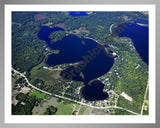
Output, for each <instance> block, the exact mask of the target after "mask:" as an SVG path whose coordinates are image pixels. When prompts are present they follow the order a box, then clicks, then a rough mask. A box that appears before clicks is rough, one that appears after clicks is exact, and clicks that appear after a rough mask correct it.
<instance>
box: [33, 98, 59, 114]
mask: <svg viewBox="0 0 160 128" xmlns="http://www.w3.org/2000/svg"><path fill="white" fill-rule="evenodd" d="M51 105H52V106H54V107H57V105H58V102H57V98H55V97H51V96H50V97H49V98H47V99H45V100H43V101H41V103H40V104H39V105H38V106H35V107H34V108H33V110H32V113H33V115H43V114H44V112H45V111H46V109H47V108H48V106H51Z"/></svg>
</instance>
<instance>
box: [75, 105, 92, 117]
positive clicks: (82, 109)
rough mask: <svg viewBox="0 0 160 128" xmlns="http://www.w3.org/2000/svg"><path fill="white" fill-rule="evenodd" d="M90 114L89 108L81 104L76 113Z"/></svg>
mask: <svg viewBox="0 0 160 128" xmlns="http://www.w3.org/2000/svg"><path fill="white" fill-rule="evenodd" d="M90 114H91V108H89V107H86V106H83V105H82V106H81V108H80V110H79V113H78V115H90Z"/></svg>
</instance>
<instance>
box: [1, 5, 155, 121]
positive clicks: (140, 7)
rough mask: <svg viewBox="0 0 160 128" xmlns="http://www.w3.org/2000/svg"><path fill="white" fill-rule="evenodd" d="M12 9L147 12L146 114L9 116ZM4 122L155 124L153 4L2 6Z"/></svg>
mask: <svg viewBox="0 0 160 128" xmlns="http://www.w3.org/2000/svg"><path fill="white" fill-rule="evenodd" d="M12 11H149V115H136V116H135V115H134V116H131V115H129V116H126V115H125V116H120V115H96V116H95V115H88V116H81V115H78V116H72V115H70V116H43V115H38V116H37V115H36V116H35V115H27V116H26V115H23V116H19V115H18V116H17V115H11V100H10V99H11V42H12V41H11V13H12ZM4 23H5V90H4V91H5V107H4V108H5V123H155V122H156V119H155V112H156V111H155V94H156V93H155V78H156V77H155V5H153V4H150V5H107V4H106V5H88V4H87V5H5V22H4Z"/></svg>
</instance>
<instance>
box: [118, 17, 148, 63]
mask: <svg viewBox="0 0 160 128" xmlns="http://www.w3.org/2000/svg"><path fill="white" fill-rule="evenodd" d="M139 23H140V24H139ZM141 24H143V25H141ZM125 25H126V26H127V27H126V28H125V27H124V30H122V31H121V33H120V34H119V36H120V37H129V38H131V39H132V41H133V44H134V47H135V48H136V51H137V52H138V53H139V55H140V57H141V58H142V60H143V61H144V62H145V63H146V64H147V65H148V63H149V55H148V54H149V42H148V30H149V28H148V20H144V19H137V20H135V21H134V23H125Z"/></svg>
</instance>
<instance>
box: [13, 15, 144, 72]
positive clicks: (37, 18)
mask: <svg viewBox="0 0 160 128" xmlns="http://www.w3.org/2000/svg"><path fill="white" fill-rule="evenodd" d="M137 17H139V18H147V16H145V15H143V14H142V13H140V12H130V13H127V12H93V13H91V14H90V15H88V16H83V17H81V16H78V17H72V16H70V15H68V12H12V66H13V67H14V68H16V69H17V70H20V71H23V72H24V71H26V72H27V73H28V72H29V70H30V69H31V68H33V67H34V66H35V65H37V64H39V63H40V62H41V61H42V60H43V59H44V55H45V48H44V46H45V45H46V44H45V42H44V41H42V40H40V39H39V38H38V36H37V34H38V33H39V31H40V30H41V27H42V26H44V25H48V26H49V27H55V26H58V25H59V26H60V27H63V28H64V29H65V30H66V31H67V32H68V31H71V30H75V29H79V28H80V27H84V28H85V29H86V30H88V31H89V33H83V32H81V33H79V34H78V35H79V36H81V37H82V36H89V37H92V38H94V39H96V40H99V41H100V42H101V43H102V42H105V37H106V35H107V34H109V27H110V25H111V24H112V23H114V24H118V23H121V22H129V21H131V20H134V19H136V18H137ZM58 34H59V32H58ZM56 35H57V34H56V33H54V35H53V34H52V35H51V37H52V36H53V37H54V36H56ZM63 36H64V33H61V36H59V37H57V38H58V39H57V40H59V38H62V37H63ZM53 37H52V38H53Z"/></svg>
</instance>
